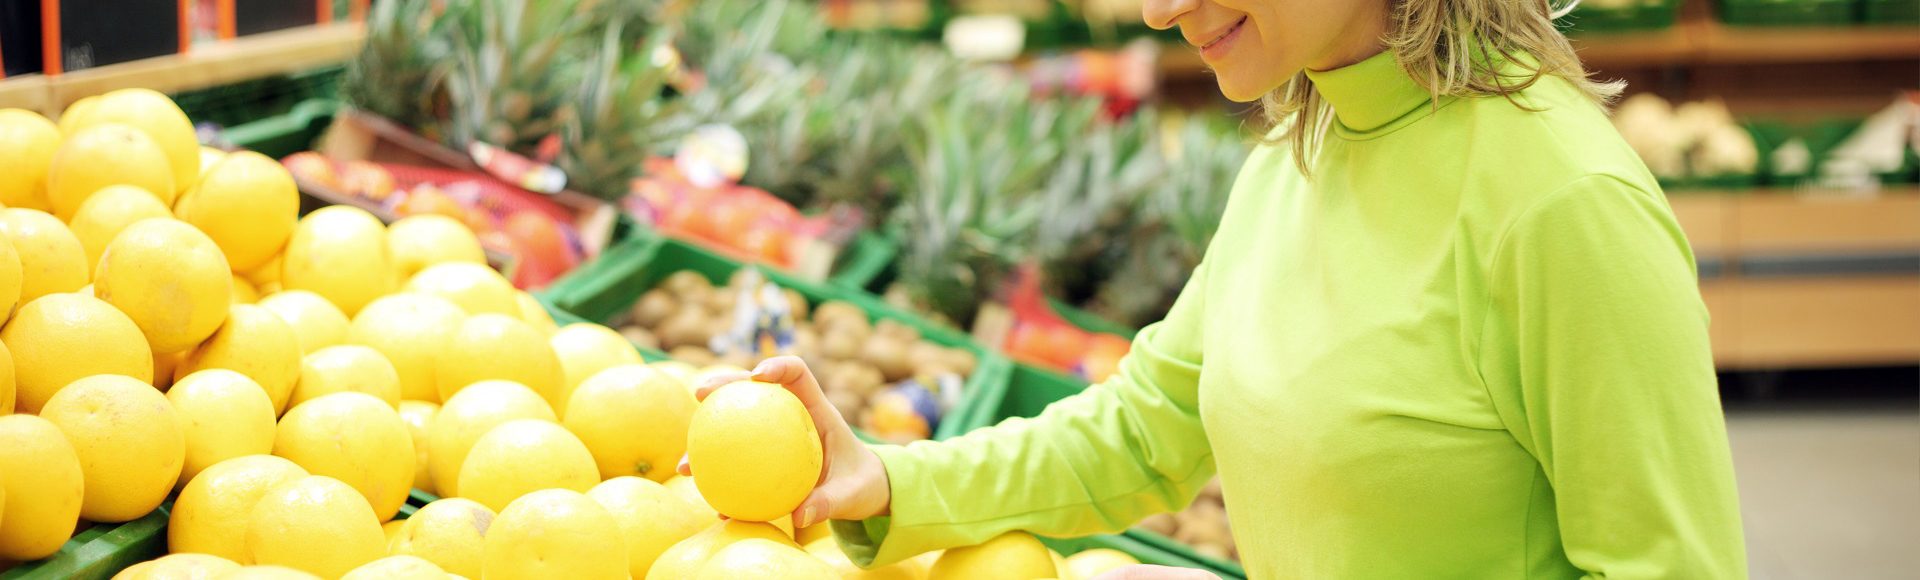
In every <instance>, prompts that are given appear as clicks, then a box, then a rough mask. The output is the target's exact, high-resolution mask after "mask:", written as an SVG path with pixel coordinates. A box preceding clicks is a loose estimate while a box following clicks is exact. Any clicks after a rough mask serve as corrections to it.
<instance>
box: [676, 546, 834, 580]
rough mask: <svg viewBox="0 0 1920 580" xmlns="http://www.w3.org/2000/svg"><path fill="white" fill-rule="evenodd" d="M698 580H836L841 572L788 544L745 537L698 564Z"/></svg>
mask: <svg viewBox="0 0 1920 580" xmlns="http://www.w3.org/2000/svg"><path fill="white" fill-rule="evenodd" d="M697 578H699V580H755V579H758V578H792V579H795V580H839V579H840V575H839V574H837V573H835V572H834V571H833V568H832V567H829V566H827V564H826V562H821V561H820V560H819V559H816V558H814V557H813V556H810V555H808V554H807V553H806V552H804V551H802V550H801V549H799V548H796V547H794V546H793V544H791V543H785V544H783V543H780V542H775V541H772V540H762V539H759V538H748V539H745V540H740V541H738V542H734V543H733V544H732V545H730V546H727V547H725V548H721V549H720V551H719V552H715V553H714V554H713V557H712V558H709V559H707V563H706V564H703V565H701V566H700V575H699V576H697Z"/></svg>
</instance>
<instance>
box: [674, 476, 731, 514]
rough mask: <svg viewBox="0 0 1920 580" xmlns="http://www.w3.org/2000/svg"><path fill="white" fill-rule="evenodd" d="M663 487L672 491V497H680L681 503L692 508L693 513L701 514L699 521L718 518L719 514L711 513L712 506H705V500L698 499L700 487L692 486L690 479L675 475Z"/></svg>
mask: <svg viewBox="0 0 1920 580" xmlns="http://www.w3.org/2000/svg"><path fill="white" fill-rule="evenodd" d="M664 485H666V486H667V489H668V490H671V491H673V495H676V496H680V500H681V501H685V502H687V505H690V506H693V508H694V511H696V512H699V513H700V514H702V515H701V518H700V519H703V520H712V519H716V518H719V517H720V512H717V511H713V506H711V505H707V498H704V497H700V486H697V485H694V483H693V478H692V477H689V476H685V475H675V476H673V477H672V478H669V479H667V482H666V483H665V484H664Z"/></svg>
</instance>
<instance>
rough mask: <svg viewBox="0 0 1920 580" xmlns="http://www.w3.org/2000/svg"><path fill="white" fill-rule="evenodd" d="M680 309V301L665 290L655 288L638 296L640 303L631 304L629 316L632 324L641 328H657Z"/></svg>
mask: <svg viewBox="0 0 1920 580" xmlns="http://www.w3.org/2000/svg"><path fill="white" fill-rule="evenodd" d="M679 309H680V301H679V300H675V299H674V297H673V294H671V293H669V292H667V291H666V290H663V289H660V288H655V289H652V290H648V291H647V293H646V294H641V295H640V301H638V302H635V303H634V304H633V309H632V310H631V314H632V316H633V323H634V324H638V325H640V326H641V327H643V328H659V327H660V323H662V322H666V321H667V318H670V317H672V316H673V313H674V311H676V310H679Z"/></svg>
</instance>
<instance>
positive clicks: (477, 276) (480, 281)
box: [406, 262, 520, 317]
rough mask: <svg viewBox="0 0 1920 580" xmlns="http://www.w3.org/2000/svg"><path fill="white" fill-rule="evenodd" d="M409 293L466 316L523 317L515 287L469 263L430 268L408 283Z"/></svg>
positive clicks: (489, 271) (498, 274)
mask: <svg viewBox="0 0 1920 580" xmlns="http://www.w3.org/2000/svg"><path fill="white" fill-rule="evenodd" d="M406 289H407V291H408V292H424V293H427V294H433V295H435V296H439V297H442V298H446V299H447V300H450V301H452V302H453V303H454V304H457V305H459V306H460V308H461V309H462V310H466V311H467V314H481V313H486V312H491V313H494V314H505V315H508V316H516V317H517V316H520V303H519V301H518V300H516V299H515V298H514V295H513V293H514V289H513V284H510V283H508V282H507V279H506V277H504V276H501V275H500V273H499V272H495V271H493V268H488V267H486V266H485V265H481V264H474V263H470V262H442V263H439V264H434V265H432V266H428V267H427V268H426V269H424V270H421V271H420V272H419V273H417V274H414V275H413V277H412V278H408V279H407V287H406Z"/></svg>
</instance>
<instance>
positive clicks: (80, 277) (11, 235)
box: [0, 207, 91, 304]
mask: <svg viewBox="0 0 1920 580" xmlns="http://www.w3.org/2000/svg"><path fill="white" fill-rule="evenodd" d="M0 234H4V235H5V237H7V238H8V239H9V240H10V241H12V242H13V250H14V252H15V253H17V254H19V258H20V274H21V280H20V303H21V304H26V303H28V302H32V301H33V299H35V298H39V297H41V296H45V295H48V294H52V293H55V292H72V291H74V290H79V289H80V287H81V286H85V285H87V281H88V280H89V279H90V278H89V274H90V273H91V270H90V269H89V267H88V266H89V264H88V263H87V251H86V249H85V247H83V246H81V245H80V239H79V238H75V237H73V232H72V231H70V230H68V229H67V226H66V224H62V223H60V220H58V219H55V218H54V217H53V216H51V215H48V214H47V212H44V211H39V210H32V209H21V208H15V207H10V208H6V209H0Z"/></svg>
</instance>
